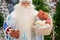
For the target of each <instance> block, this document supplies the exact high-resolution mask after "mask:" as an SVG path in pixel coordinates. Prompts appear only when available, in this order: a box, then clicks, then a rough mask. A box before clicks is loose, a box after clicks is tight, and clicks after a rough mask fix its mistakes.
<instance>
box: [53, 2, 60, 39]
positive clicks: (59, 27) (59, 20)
mask: <svg viewBox="0 0 60 40" xmlns="http://www.w3.org/2000/svg"><path fill="white" fill-rule="evenodd" d="M53 19H54V21H55V22H54V26H55V32H56V33H55V36H56V37H55V40H60V2H57V5H56V13H55V14H54V17H53Z"/></svg>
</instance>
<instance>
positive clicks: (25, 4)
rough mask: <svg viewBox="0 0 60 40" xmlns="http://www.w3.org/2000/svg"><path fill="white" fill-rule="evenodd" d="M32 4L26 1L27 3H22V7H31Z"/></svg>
mask: <svg viewBox="0 0 60 40" xmlns="http://www.w3.org/2000/svg"><path fill="white" fill-rule="evenodd" d="M30 4H31V3H30V2H28V1H25V2H22V4H21V5H22V6H23V7H29V6H30Z"/></svg>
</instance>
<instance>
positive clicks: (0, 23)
mask: <svg viewBox="0 0 60 40" xmlns="http://www.w3.org/2000/svg"><path fill="white" fill-rule="evenodd" d="M3 22H4V18H3V16H2V13H0V27H2V25H3Z"/></svg>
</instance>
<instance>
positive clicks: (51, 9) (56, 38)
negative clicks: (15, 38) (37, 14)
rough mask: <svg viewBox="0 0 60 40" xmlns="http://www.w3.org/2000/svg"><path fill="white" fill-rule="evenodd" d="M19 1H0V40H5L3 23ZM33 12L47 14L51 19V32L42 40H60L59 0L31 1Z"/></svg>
mask: <svg viewBox="0 0 60 40" xmlns="http://www.w3.org/2000/svg"><path fill="white" fill-rule="evenodd" d="M18 3H19V0H0V40H5V38H4V32H3V23H4V21H5V20H6V18H7V16H8V15H10V14H11V12H13V11H14V6H15V5H16V4H18ZM33 5H34V6H35V10H37V11H39V10H43V11H45V12H47V13H49V14H50V15H51V16H52V19H53V24H54V27H53V30H52V32H51V34H50V35H48V36H45V39H44V40H60V0H33Z"/></svg>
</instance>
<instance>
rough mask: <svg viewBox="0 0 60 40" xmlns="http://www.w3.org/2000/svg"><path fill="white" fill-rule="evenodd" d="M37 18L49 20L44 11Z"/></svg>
mask: <svg viewBox="0 0 60 40" xmlns="http://www.w3.org/2000/svg"><path fill="white" fill-rule="evenodd" d="M37 16H38V18H39V19H41V20H47V18H48V15H47V14H46V13H45V12H44V11H42V10H40V11H39V13H38V15H37Z"/></svg>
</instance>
